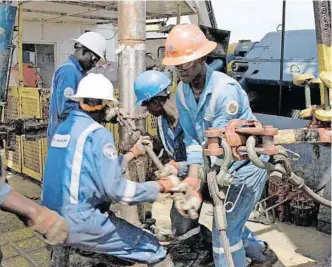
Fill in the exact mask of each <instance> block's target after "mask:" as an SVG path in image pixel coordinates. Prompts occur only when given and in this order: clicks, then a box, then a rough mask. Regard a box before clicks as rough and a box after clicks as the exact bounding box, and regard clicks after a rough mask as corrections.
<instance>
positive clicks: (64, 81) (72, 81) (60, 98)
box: [47, 56, 85, 145]
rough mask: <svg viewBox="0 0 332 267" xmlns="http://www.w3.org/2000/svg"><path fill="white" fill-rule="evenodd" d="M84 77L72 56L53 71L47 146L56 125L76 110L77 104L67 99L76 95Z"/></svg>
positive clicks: (82, 71)
mask: <svg viewBox="0 0 332 267" xmlns="http://www.w3.org/2000/svg"><path fill="white" fill-rule="evenodd" d="M84 76H85V72H84V70H83V69H82V67H81V65H80V64H79V62H78V61H77V60H76V59H75V58H73V57H72V56H69V58H68V60H67V61H66V62H65V63H63V64H62V65H61V66H60V67H59V68H58V69H57V70H56V71H55V73H54V75H53V79H52V87H51V100H50V110H49V125H48V129H47V143H48V145H49V144H50V142H51V140H52V137H53V134H54V133H55V130H56V128H57V127H58V125H59V124H60V123H61V122H62V121H64V120H65V119H66V118H67V116H68V115H69V113H70V112H71V111H72V110H77V109H78V103H77V102H74V101H72V100H70V99H69V98H67V97H68V96H71V95H73V94H75V93H76V90H77V87H78V84H79V82H80V81H81V80H82V78H83V77H84Z"/></svg>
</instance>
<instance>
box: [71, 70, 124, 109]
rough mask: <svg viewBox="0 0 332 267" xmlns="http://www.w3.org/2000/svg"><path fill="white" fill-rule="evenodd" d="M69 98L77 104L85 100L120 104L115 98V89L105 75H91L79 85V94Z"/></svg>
mask: <svg viewBox="0 0 332 267" xmlns="http://www.w3.org/2000/svg"><path fill="white" fill-rule="evenodd" d="M68 98H70V99H71V100H73V101H76V102H79V101H80V100H81V99H83V98H93V99H102V100H106V101H112V102H114V103H119V101H118V100H116V99H115V98H114V88H113V85H112V83H111V82H110V80H108V79H107V78H106V77H105V76H104V75H103V74H95V73H89V74H88V75H87V76H85V77H84V78H83V79H82V80H81V81H80V83H79V84H78V88H77V93H76V94H75V95H73V96H69V97H68Z"/></svg>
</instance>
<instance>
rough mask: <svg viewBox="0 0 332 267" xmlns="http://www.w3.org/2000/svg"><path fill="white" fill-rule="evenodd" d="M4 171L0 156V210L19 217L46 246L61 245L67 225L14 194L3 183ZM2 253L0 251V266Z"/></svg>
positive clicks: (66, 233) (60, 219) (52, 212)
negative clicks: (41, 236) (39, 236)
mask: <svg viewBox="0 0 332 267" xmlns="http://www.w3.org/2000/svg"><path fill="white" fill-rule="evenodd" d="M5 176H6V175H5V171H4V168H3V166H2V157H1V156H0V208H1V209H4V210H6V211H8V212H10V213H14V214H16V215H19V218H20V219H22V220H23V221H24V222H25V223H26V224H27V225H28V226H30V228H31V229H32V230H35V231H36V232H38V233H40V234H42V235H43V236H44V238H45V241H46V242H47V243H48V244H51V245H56V244H62V243H63V242H64V241H65V240H66V238H67V236H68V230H69V228H68V224H67V222H66V221H65V220H64V219H63V218H62V217H60V216H59V215H58V214H57V213H56V212H54V211H51V210H49V209H47V208H45V207H42V206H39V205H38V204H36V203H35V202H34V201H32V200H30V199H28V198H26V197H25V196H23V195H21V194H20V193H18V192H16V191H15V190H14V189H13V188H12V187H11V186H10V185H9V184H7V183H6V182H5ZM1 260H2V253H1V250H0V265H1Z"/></svg>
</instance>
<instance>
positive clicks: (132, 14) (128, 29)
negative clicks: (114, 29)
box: [118, 1, 146, 44]
mask: <svg viewBox="0 0 332 267" xmlns="http://www.w3.org/2000/svg"><path fill="white" fill-rule="evenodd" d="M118 17H119V18H118V23H119V43H120V44H122V43H124V44H127V41H131V42H143V41H145V39H146V33H145V21H146V2H145V1H121V2H119V16H118Z"/></svg>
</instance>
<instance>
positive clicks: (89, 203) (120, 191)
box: [42, 111, 166, 263]
mask: <svg viewBox="0 0 332 267" xmlns="http://www.w3.org/2000/svg"><path fill="white" fill-rule="evenodd" d="M120 161H121V160H120V158H119V157H118V155H117V152H116V150H115V145H114V138H113V135H112V133H110V132H109V131H108V130H107V129H106V128H104V127H103V126H102V125H100V124H98V123H97V122H95V121H94V120H93V119H92V118H91V117H90V116H88V115H87V114H85V113H83V112H81V111H72V112H71V113H70V115H69V116H68V118H67V119H66V120H65V121H64V122H62V123H61V124H60V125H59V127H58V128H57V130H56V131H55V134H54V136H53V138H52V141H51V143H50V147H49V151H48V156H47V160H46V167H45V175H44V184H43V198H42V204H43V205H44V206H46V207H48V208H49V209H52V210H54V211H57V212H58V213H59V214H60V215H62V216H63V217H64V218H65V219H66V220H67V221H68V223H69V227H70V233H69V237H68V240H67V242H66V243H67V244H68V245H70V246H73V247H79V248H83V249H86V250H89V251H95V252H99V253H105V254H111V255H113V256H117V257H119V258H122V259H125V260H128V261H132V262H138V263H154V262H158V261H160V260H162V259H163V258H164V257H165V256H166V251H165V249H164V248H163V247H162V246H161V245H160V244H159V242H158V240H157V238H156V237H154V236H153V235H152V234H150V233H148V232H147V231H145V230H143V229H141V228H138V227H136V226H134V225H132V224H129V223H128V222H127V221H125V220H122V219H120V218H117V217H116V216H115V215H114V214H113V213H112V212H111V211H110V215H109V216H108V217H107V216H105V215H104V214H102V213H101V212H100V210H99V209H97V208H96V207H97V206H98V205H99V204H101V203H103V202H107V201H113V202H118V203H123V204H133V205H136V204H138V203H141V202H153V201H155V200H156V198H157V196H158V193H159V185H158V184H157V182H146V183H141V184H140V183H135V182H132V181H129V180H127V179H125V178H124V177H123V175H122V168H121V166H120Z"/></svg>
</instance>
